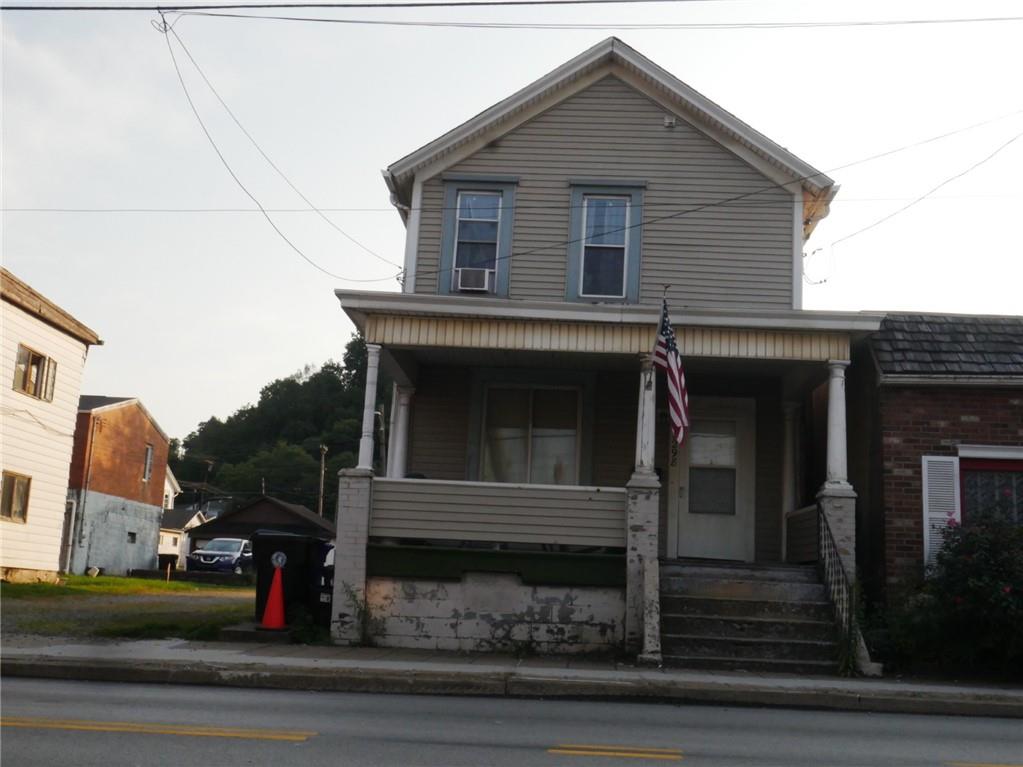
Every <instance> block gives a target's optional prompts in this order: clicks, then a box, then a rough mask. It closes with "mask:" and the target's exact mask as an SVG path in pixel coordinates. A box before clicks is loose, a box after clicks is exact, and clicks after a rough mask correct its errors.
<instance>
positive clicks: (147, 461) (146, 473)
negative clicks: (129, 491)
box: [142, 445, 153, 482]
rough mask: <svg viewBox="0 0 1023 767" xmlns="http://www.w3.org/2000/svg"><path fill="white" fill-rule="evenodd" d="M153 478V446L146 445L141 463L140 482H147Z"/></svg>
mask: <svg viewBox="0 0 1023 767" xmlns="http://www.w3.org/2000/svg"><path fill="white" fill-rule="evenodd" d="M152 476H153V446H152V445H146V457H145V458H144V459H143V462H142V481H143V482H148V481H149V480H150V478H151V477H152Z"/></svg>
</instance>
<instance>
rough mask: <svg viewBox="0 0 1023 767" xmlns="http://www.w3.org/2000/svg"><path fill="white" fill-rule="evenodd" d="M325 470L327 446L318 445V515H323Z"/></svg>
mask: <svg viewBox="0 0 1023 767" xmlns="http://www.w3.org/2000/svg"><path fill="white" fill-rule="evenodd" d="M326 471H327V446H326V445H320V516H321V517H322V516H323V475H324V474H325V473H326Z"/></svg>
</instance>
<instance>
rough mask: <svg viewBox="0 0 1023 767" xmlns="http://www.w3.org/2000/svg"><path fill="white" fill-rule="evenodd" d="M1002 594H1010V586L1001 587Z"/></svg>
mask: <svg viewBox="0 0 1023 767" xmlns="http://www.w3.org/2000/svg"><path fill="white" fill-rule="evenodd" d="M1002 593H1003V594H1011V593H1012V586H1002Z"/></svg>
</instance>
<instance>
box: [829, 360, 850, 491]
mask: <svg viewBox="0 0 1023 767" xmlns="http://www.w3.org/2000/svg"><path fill="white" fill-rule="evenodd" d="M847 367H849V361H848V360H829V361H828V371H829V372H828V474H827V479H826V480H825V482H824V488H825V489H832V488H833V489H838V490H851V489H852V486H851V485H850V484H849V470H848V468H847V460H846V439H847V437H846V430H845V369H846V368H847Z"/></svg>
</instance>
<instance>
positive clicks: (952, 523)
mask: <svg viewBox="0 0 1023 767" xmlns="http://www.w3.org/2000/svg"><path fill="white" fill-rule="evenodd" d="M948 526H949V527H959V520H958V519H950V520H949V521H948Z"/></svg>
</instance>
